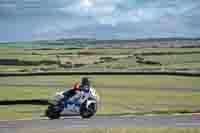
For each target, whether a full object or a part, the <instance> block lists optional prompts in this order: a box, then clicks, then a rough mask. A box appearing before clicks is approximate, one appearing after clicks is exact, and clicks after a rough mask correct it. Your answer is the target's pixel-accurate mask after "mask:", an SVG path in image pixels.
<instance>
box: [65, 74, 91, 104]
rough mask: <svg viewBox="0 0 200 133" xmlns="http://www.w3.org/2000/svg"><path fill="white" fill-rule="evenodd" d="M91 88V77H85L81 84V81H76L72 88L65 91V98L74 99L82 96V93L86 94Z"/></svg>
mask: <svg viewBox="0 0 200 133" xmlns="http://www.w3.org/2000/svg"><path fill="white" fill-rule="evenodd" d="M90 89H91V86H90V81H89V79H88V78H87V77H83V78H82V81H81V85H80V84H79V83H75V85H74V86H73V88H72V89H70V90H68V91H66V92H64V93H63V95H64V98H63V100H66V101H67V100H69V101H74V100H76V99H78V98H80V96H81V95H82V94H84V95H85V94H89V92H90Z"/></svg>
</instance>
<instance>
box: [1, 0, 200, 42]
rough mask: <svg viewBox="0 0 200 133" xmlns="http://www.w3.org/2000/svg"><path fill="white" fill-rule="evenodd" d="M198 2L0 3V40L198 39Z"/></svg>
mask: <svg viewBox="0 0 200 133" xmlns="http://www.w3.org/2000/svg"><path fill="white" fill-rule="evenodd" d="M199 8H200V1H199V0H162V1H161V0H154V1H152V0H139V1H138V0H1V1H0V29H1V30H0V41H3V40H5V41H10V40H24V39H25V40H29V39H30V40H31V39H38V38H39V39H40V38H44V39H49V38H51V39H52V38H57V37H73V36H79V37H81V36H82V37H91V36H92V37H97V38H117V37H119V38H138V37H148V36H150V37H151V36H155V37H156V36H166V37H167V36H199V34H200V33H199V32H200V31H199V30H198V27H199V26H200V24H199V23H198V22H199V21H198V18H199V17H200V13H199V11H198V10H199Z"/></svg>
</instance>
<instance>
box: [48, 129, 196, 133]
mask: <svg viewBox="0 0 200 133" xmlns="http://www.w3.org/2000/svg"><path fill="white" fill-rule="evenodd" d="M49 133H200V129H199V128H110V129H108V128H107V129H81V130H80V131H71V132H70V131H65V132H49Z"/></svg>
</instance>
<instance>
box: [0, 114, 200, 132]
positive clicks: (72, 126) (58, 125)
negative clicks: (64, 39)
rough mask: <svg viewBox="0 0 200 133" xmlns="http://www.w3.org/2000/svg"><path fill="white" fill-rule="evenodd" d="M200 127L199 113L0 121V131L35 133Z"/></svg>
mask: <svg viewBox="0 0 200 133" xmlns="http://www.w3.org/2000/svg"><path fill="white" fill-rule="evenodd" d="M161 127H162V128H200V115H172V116H171V115H163V116H129V117H111V116H110V117H105V116H99V117H97V116H96V117H93V118H91V119H81V118H79V117H71V118H61V119H59V120H48V119H35V120H34V119H33V120H31V119H30V120H15V121H0V133H21V132H29V133H37V132H45V133H46V132H52V131H69V130H81V129H84V128H87V129H88V128H161Z"/></svg>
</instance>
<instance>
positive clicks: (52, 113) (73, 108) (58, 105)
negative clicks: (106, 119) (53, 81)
mask: <svg viewBox="0 0 200 133" xmlns="http://www.w3.org/2000/svg"><path fill="white" fill-rule="evenodd" d="M63 94H64V92H60V93H56V95H55V97H54V100H53V102H52V103H50V105H49V106H48V108H47V110H46V112H45V115H46V116H47V117H48V118H49V119H51V120H52V119H59V118H60V117H61V116H62V115H67V116H74V115H76V116H77V115H78V116H81V117H82V118H90V117H92V116H93V115H95V114H96V112H97V102H98V100H99V96H98V94H97V93H96V91H95V90H94V89H92V88H91V89H90V92H89V93H87V94H84V93H81V94H80V96H79V97H78V98H76V100H74V101H73V102H72V101H63V100H62V99H63V98H64V95H63Z"/></svg>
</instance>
